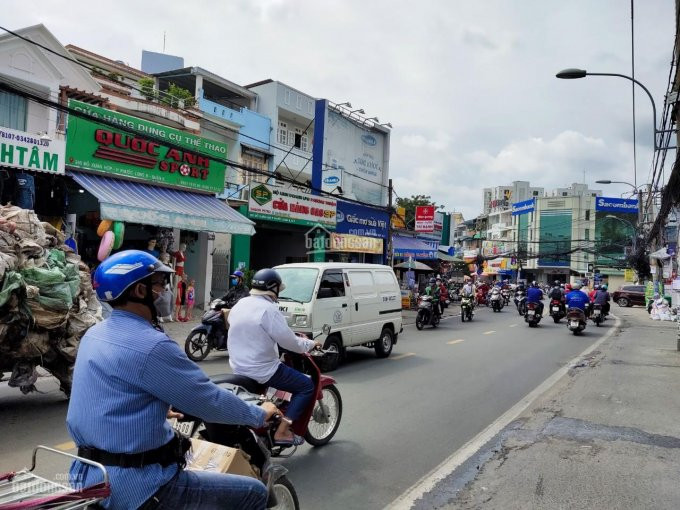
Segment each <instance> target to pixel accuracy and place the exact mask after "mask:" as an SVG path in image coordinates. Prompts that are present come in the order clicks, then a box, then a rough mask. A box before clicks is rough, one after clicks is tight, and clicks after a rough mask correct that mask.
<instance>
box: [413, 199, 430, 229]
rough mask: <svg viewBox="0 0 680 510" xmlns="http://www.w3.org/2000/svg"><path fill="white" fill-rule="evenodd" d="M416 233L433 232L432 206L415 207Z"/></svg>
mask: <svg viewBox="0 0 680 510" xmlns="http://www.w3.org/2000/svg"><path fill="white" fill-rule="evenodd" d="M415 231H416V232H434V206H433V205H418V206H416V225H415Z"/></svg>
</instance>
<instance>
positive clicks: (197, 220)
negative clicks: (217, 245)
mask: <svg viewBox="0 0 680 510" xmlns="http://www.w3.org/2000/svg"><path fill="white" fill-rule="evenodd" d="M68 175H70V176H71V177H72V178H73V179H74V180H75V181H76V182H77V183H78V184H80V185H81V186H82V187H83V188H85V189H86V190H87V191H89V192H90V193H92V194H93V195H94V196H95V197H97V199H98V200H99V209H100V213H101V217H102V218H105V219H107V220H116V221H125V222H128V223H141V224H144V225H154V226H157V227H166V228H180V229H183V230H193V231H197V232H219V233H224V234H244V235H249V236H251V235H253V234H254V233H255V223H253V222H252V221H251V220H249V219H248V218H246V217H245V216H243V215H242V214H240V213H238V212H237V211H235V210H234V209H232V208H231V207H229V206H228V205H227V204H226V203H224V202H222V201H221V200H219V199H217V198H215V197H214V196H212V195H203V194H200V193H192V192H191V191H182V190H176V189H168V188H163V187H159V186H153V185H151V184H141V183H138V182H131V181H125V180H121V179H112V178H111V177H102V176H95V175H90V174H85V173H79V172H69V173H68Z"/></svg>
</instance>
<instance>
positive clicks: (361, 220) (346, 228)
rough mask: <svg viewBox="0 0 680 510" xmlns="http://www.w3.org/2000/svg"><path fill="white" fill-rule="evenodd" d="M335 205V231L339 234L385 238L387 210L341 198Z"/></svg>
mask: <svg viewBox="0 0 680 510" xmlns="http://www.w3.org/2000/svg"><path fill="white" fill-rule="evenodd" d="M337 207H338V209H337V216H336V226H335V231H336V232H338V233H339V234H351V235H355V236H364V237H379V238H381V239H387V221H388V217H389V216H388V214H387V212H385V211H380V210H378V209H373V208H372V207H366V206H363V205H359V204H354V203H351V202H343V201H342V200H339V201H338V206H337Z"/></svg>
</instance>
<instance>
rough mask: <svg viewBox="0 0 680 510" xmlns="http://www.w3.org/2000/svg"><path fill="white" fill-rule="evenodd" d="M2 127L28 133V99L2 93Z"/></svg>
mask: <svg viewBox="0 0 680 510" xmlns="http://www.w3.org/2000/svg"><path fill="white" fill-rule="evenodd" d="M0 126H4V127H6V128H9V129H16V130H17V131H26V98H25V97H21V96H18V95H16V94H12V93H10V92H4V91H0Z"/></svg>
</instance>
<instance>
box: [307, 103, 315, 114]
mask: <svg viewBox="0 0 680 510" xmlns="http://www.w3.org/2000/svg"><path fill="white" fill-rule="evenodd" d="M307 113H310V114H312V113H314V103H313V102H312V101H309V102H308V103H307Z"/></svg>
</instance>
